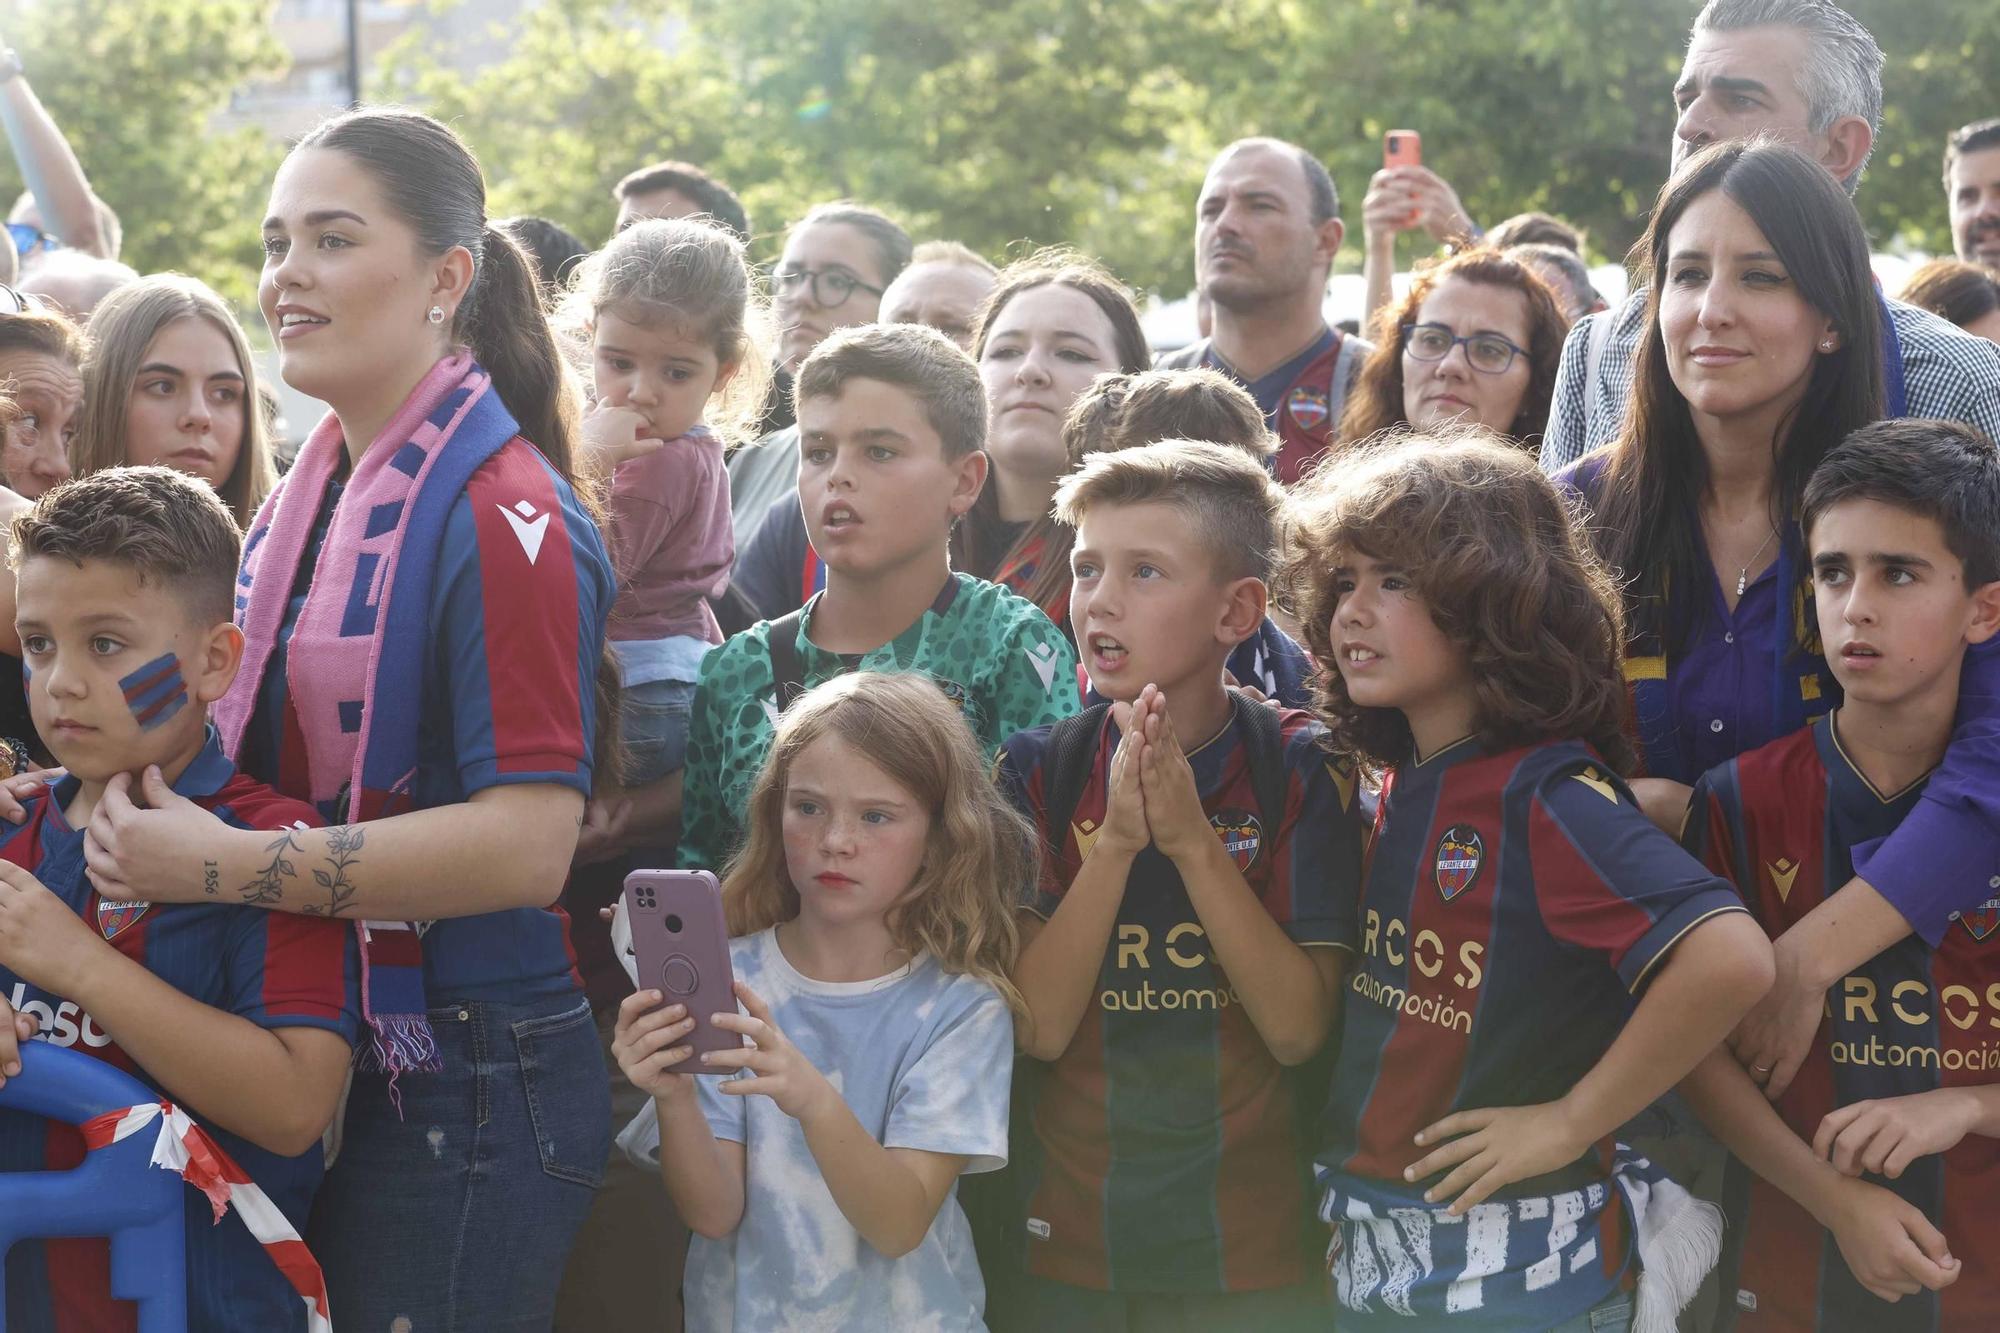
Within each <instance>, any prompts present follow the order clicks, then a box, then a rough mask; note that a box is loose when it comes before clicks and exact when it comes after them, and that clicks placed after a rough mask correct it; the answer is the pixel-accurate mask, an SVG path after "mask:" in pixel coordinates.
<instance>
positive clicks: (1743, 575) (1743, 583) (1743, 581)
mask: <svg viewBox="0 0 2000 1333" xmlns="http://www.w3.org/2000/svg"><path fill="white" fill-rule="evenodd" d="M1749 586H1750V570H1749V568H1748V567H1747V566H1746V567H1744V568H1742V569H1739V570H1737V571H1736V595H1737V596H1738V597H1741V596H1742V595H1743V590H1744V589H1745V588H1747V587H1749Z"/></svg>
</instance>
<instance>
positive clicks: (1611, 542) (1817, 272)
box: [1566, 142, 1895, 783]
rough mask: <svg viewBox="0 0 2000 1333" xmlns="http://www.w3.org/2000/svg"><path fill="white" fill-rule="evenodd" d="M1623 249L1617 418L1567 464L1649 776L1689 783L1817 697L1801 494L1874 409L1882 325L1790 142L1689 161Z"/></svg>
mask: <svg viewBox="0 0 2000 1333" xmlns="http://www.w3.org/2000/svg"><path fill="white" fill-rule="evenodd" d="M1636 249H1637V251H1638V252H1639V253H1640V254H1642V255H1643V256H1644V258H1645V263H1646V267H1647V276H1648V282H1649V287H1648V293H1649V295H1648V299H1649V300H1650V302H1651V312H1652V317H1651V319H1650V320H1649V321H1648V323H1647V326H1646V331H1645V333H1644V335H1643V337H1642V338H1641V341H1640V345H1639V350H1638V364H1637V375H1636V377H1635V380H1634V383H1633V388H1632V402H1631V405H1630V408H1629V410H1628V412H1627V414H1626V422H1625V428H1624V430H1623V432H1622V433H1621V434H1620V435H1619V437H1618V438H1617V440H1615V441H1614V442H1613V443H1611V444H1610V445H1608V446H1606V447H1605V448H1604V449H1602V450H1600V451H1599V452H1597V453H1596V454H1593V455H1591V456H1589V457H1587V458H1584V459H1583V460H1581V461H1580V462H1578V463H1577V464H1576V465H1575V467H1574V468H1572V469H1571V470H1570V471H1569V473H1567V474H1566V475H1567V477H1568V479H1569V480H1570V482H1571V483H1572V484H1573V485H1574V486H1575V487H1576V489H1577V490H1578V491H1580V492H1581V494H1582V495H1583V497H1584V500H1585V502H1586V503H1587V505H1588V507H1589V509H1590V511H1591V515H1592V518H1591V531H1592V539H1593V540H1594V541H1595V543H1596V545H1597V549H1598V553H1599V554H1600V555H1601V556H1602V557H1603V558H1604V559H1605V561H1606V563H1608V564H1609V565H1610V566H1611V567H1612V568H1613V569H1615V570H1617V571H1619V573H1620V574H1621V576H1622V577H1623V578H1624V579H1625V580H1626V624H1627V643H1626V657H1625V675H1626V680H1627V682H1628V683H1629V685H1630V687H1631V690H1632V696H1633V705H1634V709H1633V712H1634V725H1635V727H1636V729H1637V733H1638V735H1637V740H1638V743H1639V749H1640V752H1641V756H1642V762H1643V765H1644V771H1645V773H1646V774H1647V775H1648V776H1652V777H1663V778H1670V779H1673V780H1674V781H1677V782H1683V783H1691V782H1693V781H1694V779H1695V778H1697V777H1699V776H1700V775H1701V774H1702V773H1703V772H1705V771H1706V770H1707V769H1709V768H1711V767H1713V766H1714V765H1716V764H1718V763H1721V762H1723V761H1724V760H1726V759H1730V758H1733V757H1734V756H1736V755H1738V754H1740V753H1742V752H1743V751H1745V750H1748V749H1751V748H1754V747H1755V746H1759V745H1762V744H1764V743H1765V742H1766V741H1769V740H1772V739H1774V738H1776V737H1778V736H1782V735H1785V734H1787V733H1789V732H1791V731H1794V730H1796V729H1797V728H1798V727H1799V726H1800V725H1802V724H1803V723H1804V722H1805V720H1806V719H1807V718H1809V717H1813V716H1817V715H1818V714H1820V713H1823V712H1825V711H1826V709H1827V708H1828V707H1829V706H1830V705H1831V702H1832V699H1833V692H1834V690H1835V689H1836V688H1837V687H1836V686H1835V685H1834V683H1833V678H1832V675H1831V673H1830V672H1828V670H1827V668H1826V661H1825V658H1824V657H1823V656H1822V654H1821V649H1820V644H1819V641H1818V635H1817V634H1816V633H1815V632H1814V629H1813V624H1814V622H1813V618H1812V614H1811V612H1810V610H1809V609H1808V606H1809V599H1810V598H1811V596H1812V588H1811V570H1810V568H1809V567H1808V562H1807V561H1806V560H1805V558H1804V554H1803V547H1802V545H1801V543H1800V538H1799V530H1798V509H1799V500H1800V497H1801V495H1802V494H1803V493H1804V491H1805V484H1806V478H1807V477H1808V476H1809V475H1811V473H1812V470H1813V467H1814V465H1815V464H1817V463H1818V462H1819V460H1820V458H1821V457H1823V456H1824V455H1825V453H1826V451H1827V450H1828V449H1830V448H1832V447H1833V446H1834V445H1835V444H1837V443H1839V442H1840V441H1841V440H1842V439H1844V438H1845V437H1846V436H1847V434H1848V433H1849V432H1850V431H1853V430H1855V429H1857V428H1858V427H1861V426H1864V425H1867V424H1868V423H1869V422H1871V421H1874V420H1876V419H1878V418H1879V417H1881V415H1882V413H1883V403H1884V389H1883V371H1882V366H1883V356H1882V337H1883V321H1882V318H1881V313H1880V306H1879V304H1878V302H1877V298H1876V293H1875V288H1874V282H1873V278H1872V276H1871V275H1870V272H1869V267H1868V242H1867V237H1866V236H1865V235H1864V234H1863V232H1862V229H1861V219H1860V218H1859V216H1857V215H1856V213H1855V211H1854V206H1853V204H1852V203H1850V202H1849V201H1848V198H1847V196H1846V194H1845V193H1844V192H1843V191H1842V190H1841V188H1840V186H1839V185H1838V184H1837V183H1835V181H1834V180H1833V178H1832V177H1831V176H1829V175H1828V174H1827V173H1826V171H1825V169H1824V168H1822V167H1821V166H1820V165H1819V164H1818V163H1816V162H1814V161H1813V160H1812V159H1811V158H1808V157H1806V156H1805V155H1804V154H1802V153H1800V152H1798V151H1797V150H1795V149H1791V148H1786V147H1781V146H1778V145H1775V144H1767V143H1755V142H1751V143H1743V142H1736V143H1729V144H1721V145H1717V146H1716V147H1713V148H1709V149H1706V150H1704V151H1703V152H1701V153H1699V154H1697V155H1696V156H1694V157H1693V158H1691V159H1689V160H1688V161H1687V162H1686V163H1685V164H1684V165H1683V166H1682V168H1681V170H1680V171H1678V172H1676V173H1675V175H1674V178H1673V179H1672V180H1671V181H1670V182H1669V183H1668V184H1667V186H1666V188H1665V189H1664V190H1663V191H1662V192H1661V195H1660V200H1659V203H1658V206H1657V207H1656V208H1655V209H1654V212H1653V220H1652V224H1651V226H1650V227H1649V228H1648V229H1647V232H1646V235H1645V236H1644V238H1642V239H1641V241H1640V242H1639V245H1638V246H1637V247H1636ZM1891 364H1895V359H1894V358H1891Z"/></svg>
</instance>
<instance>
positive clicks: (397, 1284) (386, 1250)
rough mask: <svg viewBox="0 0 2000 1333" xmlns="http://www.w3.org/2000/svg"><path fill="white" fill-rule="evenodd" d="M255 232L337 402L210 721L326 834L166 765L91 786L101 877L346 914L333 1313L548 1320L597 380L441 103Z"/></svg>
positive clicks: (569, 1182)
mask: <svg viewBox="0 0 2000 1333" xmlns="http://www.w3.org/2000/svg"><path fill="white" fill-rule="evenodd" d="M264 255H265V259H264V272H263V279H262V283H261V286H260V292H259V295H260V299H261V302H262V305H263V310H264V317H265V319H266V320H267V321H268V322H269V324H270V326H271V332H272V334H273V335H274V336H275V337H276V339H277V341H278V349H279V358H280V366H281V369H282V372H283V374H284V377H285V380H286V382H287V383H289V384H291V385H292V386H293V387H295V388H297V389H299V390H300V391H302V392H304V393H308V394H311V395H312V396H314V397H316V398H319V399H321V400H322V401H324V402H326V403H327V404H329V405H330V406H331V407H332V409H333V410H332V412H331V414H330V415H329V416H328V417H327V418H326V419H325V420H324V421H322V422H321V423H320V425H319V428H318V429H317V430H316V431H314V433H313V435H312V437H311V439H310V440H309V441H308V442H307V443H306V445H305V446H304V448H303V449H302V450H301V453H300V456H299V460H298V463H297V464H296V465H295V466H294V468H293V469H292V471H291V473H290V474H289V475H288V476H287V477H286V478H285V479H284V481H283V482H282V483H280V485H279V487H278V489H277V490H276V491H275V492H274V493H273V494H272V495H271V497H270V499H269V500H268V501H267V502H266V503H265V504H264V506H263V508H262V510H261V511H260V512H259V514H258V516H257V519H256V522H255V523H254V524H253V525H252V527H251V530H250V534H249V536H248V538H247V540H246V542H245V548H244V549H245V554H244V561H243V573H242V577H241V580H240V583H241V587H240V588H239V597H238V603H237V605H238V613H237V620H238V623H239V624H240V625H241V626H242V629H243V632H244V638H245V650H244V663H243V670H242V672H241V673H240V674H239V675H238V676H237V678H236V682H235V685H234V687H233V688H232V690H231V692H230V693H229V695H228V696H227V697H226V698H225V699H224V700H223V701H222V702H221V703H220V704H219V705H218V706H217V707H216V710H215V721H216V724H217V725H218V727H219V728H220V729H221V732H222V737H223V743H224V745H225V747H227V748H228V749H229V751H230V752H231V753H232V754H233V755H234V756H235V757H236V759H237V760H238V762H239V764H240V766H241V767H242V768H243V769H244V770H245V771H246V772H248V773H251V774H254V775H255V776H257V777H258V778H260V779H262V780H264V781H266V782H269V783H271V784H272V785H274V786H276V787H277V788H279V789H280V790H281V791H283V792H285V793H286V794H288V795H291V796H295V797H300V798H304V799H308V800H311V801H313V802H314V803H315V804H316V805H317V806H318V807H319V809H320V811H321V813H322V814H323V815H324V816H325V817H326V819H327V821H328V822H329V823H330V824H332V825H333V826H334V827H330V828H324V829H311V830H304V829H301V830H299V831H297V832H294V833H290V834H287V835H286V836H284V837H282V838H280V839H278V840H277V841H276V842H275V843H274V842H273V841H272V838H271V835H270V834H268V833H265V834H248V835H244V834H240V833H238V832H235V831H232V830H230V829H227V828H225V827H224V826H223V825H222V824H221V823H220V822H218V821H217V820H216V819H215V818H214V817H213V816H212V815H209V814H207V813H205V812H203V811H202V810H200V809H198V808H196V807H195V806H193V805H191V804H189V803H188V802H186V801H183V800H181V799H179V798H178V797H175V796H174V795H173V793H172V792H171V791H169V790H168V789H167V788H166V787H165V786H164V785H162V784H161V783H160V782H159V781H158V775H157V773H153V772H149V773H148V774H146V775H145V776H144V778H143V779H142V781H141V782H140V783H137V784H134V785H135V786H139V787H140V788H141V790H137V791H132V792H131V793H130V796H129V799H128V798H127V797H126V796H125V795H124V794H123V793H122V792H121V793H120V794H119V795H117V796H113V797H111V798H110V800H109V803H108V804H107V806H105V807H104V808H103V809H102V811H101V817H100V818H99V819H98V821H97V822H96V823H95V824H94V825H93V828H92V833H93V840H94V844H95V845H94V847H93V850H92V853H91V862H90V865H91V873H92V876H93V878H94V879H95V881H96V883H97V885H98V887H99V889H100V890H101V891H102V892H103V893H104V895H105V896H106V897H107V898H134V899H139V898H142V899H145V900H148V901H169V902H171V901H192V902H203V901H210V902H212V901H216V900H218V899H220V900H224V901H242V902H245V903H248V904H251V905H253V906H257V907H261V908H265V909H267V910H271V911H281V912H298V913H305V914H313V915H332V916H340V917H343V918H347V919H350V920H353V921H354V922H355V923H356V926H357V932H356V933H357V941H358V945H359V947H360V949H361V950H362V954H363V957H364V960H365V962H366V970H365V973H364V982H363V991H364V994H363V997H362V998H363V1007H364V1012H365V1014H366V1016H367V1019H368V1023H369V1028H370V1031H369V1032H368V1033H366V1034H365V1040H364V1043H363V1050H362V1052H361V1056H360V1059H359V1061H358V1064H357V1069H356V1072H355V1076H354V1085H353V1091H352V1094H351V1097H350V1100H349V1103H348V1108H347V1113H346V1117H345V1122H344V1138H343V1142H342V1146H341V1149H340V1153H339V1156H338V1158H337V1160H336V1162H335V1164H334V1166H333V1168H332V1169H331V1171H330V1172H329V1173H328V1175H327V1178H326V1183H325V1185H324V1186H323V1187H322V1190H321V1192H320V1195H319V1198H318V1200H317V1203H316V1204H315V1208H314V1213H313V1219H312V1225H311V1228H310V1229H309V1233H308V1236H307V1240H308V1243H309V1245H310V1247H311V1248H312V1250H313V1252H314V1254H315V1255H316V1256H317V1257H318V1258H319V1260H320V1262H321V1264H322V1265H323V1266H324V1268H325V1270H326V1274H327V1277H328V1280H329V1285H330V1288H331V1294H332V1298H333V1300H332V1303H333V1307H334V1308H335V1309H336V1310H338V1311H339V1314H338V1316H337V1318H338V1319H339V1321H340V1324H341V1326H343V1327H348V1326H351V1327H354V1328H388V1327H391V1326H392V1325H394V1326H398V1327H401V1326H404V1325H405V1323H406V1322H407V1326H409V1327H413V1328H419V1329H426V1328H477V1329H482V1330H497V1329H531V1328H534V1329H546V1328H548V1326H549V1323H550V1319H551V1315H552V1310H553V1307H554V1300H555V1291H556V1284H557V1279H558V1277H559V1276H560V1274H561V1272H562V1267H563V1265H562V1260H563V1256H564V1254H565V1253H566V1251H567V1250H568V1248H569V1245H570V1242H571V1240H572V1238H573V1237H574V1235H575V1231H576V1228H577V1227H578V1225H579V1224H580V1223H581V1222H582V1220H583V1217H584V1215H585V1213H586V1212H587V1211H588V1210H589V1207H590V1203H591V1195H592V1191H593V1189H594V1188H595V1186H596V1185H597V1183H598V1181H599V1180H600V1179H601V1177H602V1173H603V1168H604V1162H605V1157H606V1154H607V1151H608V1147H609V1144H608V1138H609V1106H608V1100H607V1091H606V1090H607V1087H608V1083H607V1080H606V1077H605V1073H604V1067H603V1063H602V1057H601V1055H600V1053H599V1047H598V1041H597V1034H596V1030H595V1027H594V1026H593V1023H592V1020H591V1013H590V1009H589V1006H588V1005H587V1004H586V1003H585V1000H584V997H583V994H582V991H581V989H580V986H579V983H578V981H577V978H576V976H575V973H574V972H573V970H572V968H571V963H570V955H569V950H568V947H567V937H566V933H565V922H564V918H563V917H562V915H561V914H560V913H559V912H557V911H554V910H552V908H551V904H553V903H554V902H555V899H556V896H557V894H558V893H559V892H560V891H561V889H562V887H563V882H564V879H565V876H566V874H567V872H568V869H569V863H570V857H571V854H572V852H573V851H574V849H575V845H576V838H577V827H578V821H579V819H580V818H581V816H582V813H583V808H584V801H585V798H586V797H587V796H588V794H589V791H590V786H591V777H592V772H593V753H592V751H593V744H594V737H595V736H596V734H597V731H598V728H597V699H596V692H595V683H596V681H597V679H598V664H599V661H600V658H601V655H602V651H603V643H604V628H605V616H606V613H607V609H608V608H609V606H610V604H611V599H612V595H613V592H614V585H613V578H612V573H611V567H610V564H609V561H608V560H607V559H606V556H605V551H604V547H603V544H602V542H601V541H600V539H599V536H598V530H597V526H596V524H595V522H594V520H593V515H592V512H591V507H590V505H589V504H588V502H587V501H586V500H585V499H584V498H582V497H581V496H579V494H578V493H577V491H576V490H574V489H573V488H572V485H571V459H572V448H573V431H574V427H575V423H576V419H577V417H576V407H575V402H574V399H573V396H572V394H571V392H570V389H569V386H568V385H567V383H566V382H565V378H564V372H563V363H562V361H561V360H560V359H559V357H558V354H557V349H556V343H555V340H554V338H553V336H552V335H551V333H550V331H549V327H548V324H547V322H546V320H545V319H544V318H543V316H542V313H541V307H540V304H539V301H538V299H537V293H536V287H535V280H534V275H533V271H532V269H531V268H530V266H529V264H528V263H527V261H526V260H525V259H524V258H523V256H522V254H521V252H520V250H519V249H518V248H517V247H516V246H515V244H514V242H513V241H512V240H510V239H508V238H507V237H506V235H505V234H503V233H502V232H500V231H498V230H497V229H495V228H494V227H493V226H491V225H490V224H489V223H488V222H487V220H486V211H485V184H484V182H483V180H482V179H481V176H480V171H479V166H478V163H477V162H475V161H474V160H473V157H472V155H471V153H470V152H469V151H467V149H466V147H465V145H464V144H463V143H461V142H460V141H459V139H458V138H457V136H456V135H454V134H453V133H452V131H451V130H449V129H448V128H446V127H445V126H443V125H441V124H439V123H438V122H437V121H435V120H432V119H430V118H429V117H427V116H422V115H417V114H413V113H410V112H403V111H387V110H362V111H356V112H351V113H349V114H346V115H343V116H340V117H337V118H335V119H333V120H330V121H327V122H325V123H324V124H322V125H320V126H319V127H318V128H317V129H315V130H313V131H312V132H311V133H310V134H308V135H307V136H306V137H305V139H304V140H302V141H301V142H300V144H299V145H298V147H297V148H296V149H294V150H293V152H292V153H291V155H290V156H289V157H288V158H287V159H286V160H285V163H284V165H283V166H282V167H281V168H280V169H279V171H278V175H277V179H276V181H275V183H274V185H273V187H272V191H271V201H270V208H269V216H268V217H267V218H266V219H265V222H264ZM122 781H123V780H122V779H121V783H122ZM398 1316H401V1318H400V1319H399V1318H398Z"/></svg>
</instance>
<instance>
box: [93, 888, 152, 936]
mask: <svg viewBox="0 0 2000 1333" xmlns="http://www.w3.org/2000/svg"><path fill="white" fill-rule="evenodd" d="M151 906H152V904H151V903H141V902H129V903H118V902H111V901H109V900H108V899H102V898H100V899H99V900H98V903H97V929H98V932H99V933H100V934H102V935H103V936H104V938H105V939H107V940H115V939H117V938H118V937H119V936H120V935H122V934H124V933H125V932H126V931H127V930H129V929H131V928H132V926H133V925H134V924H136V923H137V922H138V920H139V918H140V917H142V916H144V915H146V909H147V908H148V907H151Z"/></svg>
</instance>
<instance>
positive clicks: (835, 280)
mask: <svg viewBox="0 0 2000 1333" xmlns="http://www.w3.org/2000/svg"><path fill="white" fill-rule="evenodd" d="M771 277H772V279H773V281H775V282H776V283H777V284H778V293H779V295H781V296H789V295H791V294H792V293H793V292H796V291H797V290H798V289H799V288H800V287H801V286H803V285H805V284H806V283H811V284H812V299H813V304H814V305H816V306H818V307H819V308H820V309H822V310H835V309H838V308H839V307H840V306H842V305H844V304H846V302H847V298H848V297H850V296H852V295H854V289H855V288H857V287H859V288H860V289H861V290H862V291H864V292H868V293H871V294H872V295H875V296H880V295H881V294H882V291H883V289H882V288H880V287H871V286H870V285H869V284H867V283H865V282H863V281H862V280H861V279H859V278H857V277H855V276H854V275H853V274H852V273H849V272H848V271H847V270H846V269H842V268H822V269H810V268H781V269H779V270H778V271H777V272H776V273H774V274H772V275H771Z"/></svg>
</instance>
